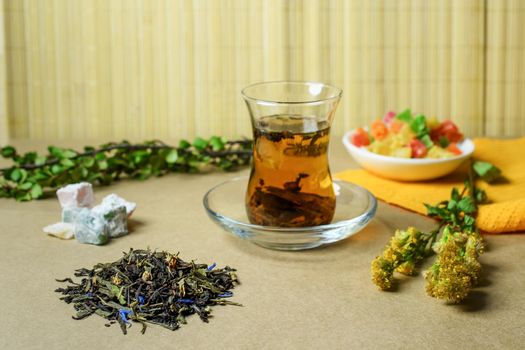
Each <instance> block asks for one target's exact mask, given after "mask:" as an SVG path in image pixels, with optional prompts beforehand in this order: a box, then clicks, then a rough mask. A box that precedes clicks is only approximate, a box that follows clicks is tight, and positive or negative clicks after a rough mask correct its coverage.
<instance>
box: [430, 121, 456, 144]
mask: <svg viewBox="0 0 525 350" xmlns="http://www.w3.org/2000/svg"><path fill="white" fill-rule="evenodd" d="M441 137H446V138H447V139H448V141H449V142H459V141H461V140H462V139H463V134H462V133H461V132H460V131H459V129H458V127H457V126H456V124H454V123H453V122H452V120H445V121H443V122H441V124H439V126H438V127H437V128H434V129H432V130H430V138H431V139H432V141H434V142H438V141H439V139H440V138H441Z"/></svg>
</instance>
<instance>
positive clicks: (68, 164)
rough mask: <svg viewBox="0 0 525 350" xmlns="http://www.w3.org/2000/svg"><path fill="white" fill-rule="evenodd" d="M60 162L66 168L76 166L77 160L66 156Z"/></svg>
mask: <svg viewBox="0 0 525 350" xmlns="http://www.w3.org/2000/svg"><path fill="white" fill-rule="evenodd" d="M60 164H62V165H63V166H64V167H66V168H71V167H74V166H75V162H73V161H72V160H71V159H69V158H64V159H62V160H61V161H60Z"/></svg>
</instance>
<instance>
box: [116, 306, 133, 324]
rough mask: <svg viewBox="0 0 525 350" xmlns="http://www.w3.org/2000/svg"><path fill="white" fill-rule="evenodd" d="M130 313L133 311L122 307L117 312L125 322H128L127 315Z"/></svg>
mask: <svg viewBox="0 0 525 350" xmlns="http://www.w3.org/2000/svg"><path fill="white" fill-rule="evenodd" d="M131 313H133V311H131V310H124V309H120V310H118V314H119V316H120V318H121V319H122V321H124V322H125V323H129V320H128V315H129V314H131Z"/></svg>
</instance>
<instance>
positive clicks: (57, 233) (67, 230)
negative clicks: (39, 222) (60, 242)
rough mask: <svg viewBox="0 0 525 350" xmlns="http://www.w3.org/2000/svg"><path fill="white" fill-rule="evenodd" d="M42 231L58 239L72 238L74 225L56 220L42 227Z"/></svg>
mask: <svg viewBox="0 0 525 350" xmlns="http://www.w3.org/2000/svg"><path fill="white" fill-rule="evenodd" d="M43 230H44V232H45V233H47V234H48V235H50V236H54V237H57V238H60V239H73V238H74V237H75V225H74V224H69V223H65V222H58V223H56V224H53V225H49V226H46V227H44V228H43Z"/></svg>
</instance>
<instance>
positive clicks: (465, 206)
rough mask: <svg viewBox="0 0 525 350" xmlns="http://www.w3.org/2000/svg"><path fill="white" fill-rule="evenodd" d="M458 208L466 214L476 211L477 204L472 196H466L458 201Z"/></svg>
mask: <svg viewBox="0 0 525 350" xmlns="http://www.w3.org/2000/svg"><path fill="white" fill-rule="evenodd" d="M458 209H459V210H461V211H462V212H464V213H465V214H471V213H474V212H475V211H476V205H475V204H474V201H473V200H472V198H471V197H464V198H461V200H460V201H459V202H458Z"/></svg>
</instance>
